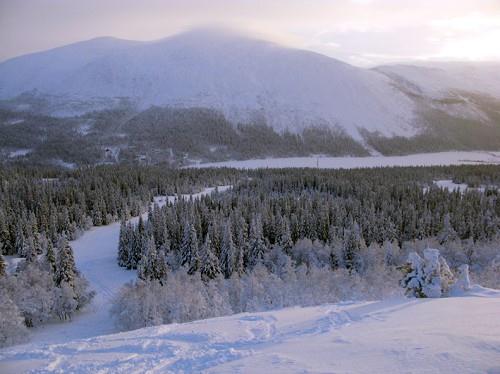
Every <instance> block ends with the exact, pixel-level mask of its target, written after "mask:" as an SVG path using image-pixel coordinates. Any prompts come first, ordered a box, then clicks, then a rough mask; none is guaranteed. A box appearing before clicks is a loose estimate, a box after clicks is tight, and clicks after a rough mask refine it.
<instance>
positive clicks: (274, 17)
mask: <svg viewBox="0 0 500 374" xmlns="http://www.w3.org/2000/svg"><path fill="white" fill-rule="evenodd" d="M207 25H211V26H214V25H215V26H222V27H224V26H229V27H237V28H241V29H243V30H250V31H252V32H256V33H259V34H260V35H261V36H265V37H266V38H270V39H273V40H275V41H279V42H282V43H286V44H289V45H293V46H297V47H300V48H307V49H311V50H314V51H317V52H320V53H323V54H327V55H329V56H332V57H336V58H339V59H342V60H344V61H346V62H349V63H353V64H356V65H362V66H363V65H368V66H369V65H374V64H379V63H387V62H397V61H405V60H500V0H267V1H266V0H163V1H160V0H0V60H5V59H7V58H10V57H14V56H17V55H21V54H25V53H29V52H34V51H40V50H45V49H48V48H52V47H56V46H60V45H64V44H68V43H71V42H75V41H80V40H85V39H90V38H94V37H98V36H115V37H119V38H126V39H136V40H153V39H159V38H163V37H165V36H168V35H171V34H174V33H177V32H180V31H183V30H187V29H189V28H192V27H196V26H207Z"/></svg>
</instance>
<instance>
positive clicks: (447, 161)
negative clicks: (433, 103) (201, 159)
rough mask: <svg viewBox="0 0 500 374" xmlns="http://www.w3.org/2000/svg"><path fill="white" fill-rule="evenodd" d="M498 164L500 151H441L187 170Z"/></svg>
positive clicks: (269, 161) (240, 163)
mask: <svg viewBox="0 0 500 374" xmlns="http://www.w3.org/2000/svg"><path fill="white" fill-rule="evenodd" d="M463 164H471V165H474V164H500V152H480V151H477V152H440V153H422V154H414V155H409V156H370V157H289V158H267V159H256V160H245V161H224V162H213V163H205V164H195V165H191V166H190V167H195V168H209V167H231V168H237V169H259V168H318V167H319V168H320V169H354V168H374V167H390V166H438V165H463Z"/></svg>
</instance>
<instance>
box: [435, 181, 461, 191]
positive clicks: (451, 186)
mask: <svg viewBox="0 0 500 374" xmlns="http://www.w3.org/2000/svg"><path fill="white" fill-rule="evenodd" d="M434 184H435V185H436V186H438V187H439V188H444V189H447V190H448V191H450V192H453V191H459V192H462V193H463V192H465V191H467V189H468V188H469V186H468V185H467V184H465V183H454V182H453V181H452V180H449V179H446V180H439V181H434Z"/></svg>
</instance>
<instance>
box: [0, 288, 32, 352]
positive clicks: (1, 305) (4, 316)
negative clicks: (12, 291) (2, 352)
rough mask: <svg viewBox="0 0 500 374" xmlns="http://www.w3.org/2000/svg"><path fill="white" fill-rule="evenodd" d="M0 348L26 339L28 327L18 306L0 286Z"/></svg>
mask: <svg viewBox="0 0 500 374" xmlns="http://www.w3.org/2000/svg"><path fill="white" fill-rule="evenodd" d="M0 300H1V302H0V348H1V347H6V346H9V345H12V344H16V343H21V342H23V341H25V340H26V338H27V335H28V329H27V328H26V326H25V324H24V319H23V317H22V316H21V314H20V313H19V308H18V307H17V306H16V304H14V302H13V301H12V300H11V298H10V297H9V295H8V294H7V292H6V291H5V290H4V289H2V288H0Z"/></svg>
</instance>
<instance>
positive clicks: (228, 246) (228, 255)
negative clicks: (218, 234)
mask: <svg viewBox="0 0 500 374" xmlns="http://www.w3.org/2000/svg"><path fill="white" fill-rule="evenodd" d="M234 260H235V248H234V243H233V234H232V232H231V226H230V224H229V222H226V224H225V226H224V235H223V237H222V244H221V261H220V263H221V268H222V273H223V274H224V276H225V277H226V278H230V277H231V275H232V274H233V271H234Z"/></svg>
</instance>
